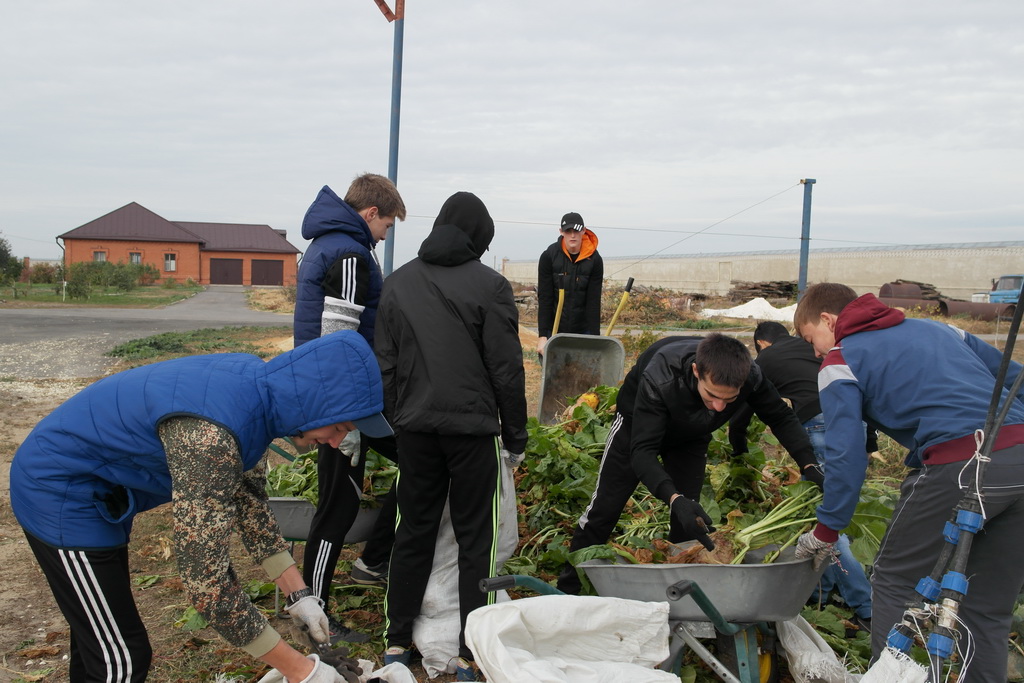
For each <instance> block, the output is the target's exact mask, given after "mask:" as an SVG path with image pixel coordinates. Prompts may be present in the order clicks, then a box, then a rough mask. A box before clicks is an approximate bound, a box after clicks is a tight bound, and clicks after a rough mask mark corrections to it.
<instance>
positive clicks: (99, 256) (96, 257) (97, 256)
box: [92, 251, 107, 263]
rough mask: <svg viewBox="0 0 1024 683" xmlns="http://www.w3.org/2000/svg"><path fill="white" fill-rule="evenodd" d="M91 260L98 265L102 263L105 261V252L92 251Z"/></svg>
mask: <svg viewBox="0 0 1024 683" xmlns="http://www.w3.org/2000/svg"><path fill="white" fill-rule="evenodd" d="M92 260H93V261H96V262H98V263H102V262H103V261H106V260H107V252H105V251H94V252H92Z"/></svg>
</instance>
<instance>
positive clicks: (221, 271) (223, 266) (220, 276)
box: [210, 258, 242, 285]
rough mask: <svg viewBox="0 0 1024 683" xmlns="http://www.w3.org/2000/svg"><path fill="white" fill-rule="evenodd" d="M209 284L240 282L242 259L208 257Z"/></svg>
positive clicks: (235, 283) (238, 283) (234, 283)
mask: <svg viewBox="0 0 1024 683" xmlns="http://www.w3.org/2000/svg"><path fill="white" fill-rule="evenodd" d="M210 284H211V285H240V284H242V259H240V258H212V259H210Z"/></svg>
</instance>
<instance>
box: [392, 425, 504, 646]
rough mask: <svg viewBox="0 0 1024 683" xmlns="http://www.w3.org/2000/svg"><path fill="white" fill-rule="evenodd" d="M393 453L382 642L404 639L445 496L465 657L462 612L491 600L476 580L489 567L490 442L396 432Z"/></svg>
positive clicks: (494, 518) (494, 504) (495, 464)
mask: <svg viewBox="0 0 1024 683" xmlns="http://www.w3.org/2000/svg"><path fill="white" fill-rule="evenodd" d="M398 451H399V452H400V453H401V454H402V459H401V463H400V464H399V475H398V481H397V482H396V483H395V486H396V488H397V490H398V521H397V526H396V529H395V548H394V550H393V551H392V554H391V567H390V570H389V574H388V590H387V598H386V602H385V611H386V613H387V624H386V630H385V639H386V641H387V644H388V646H389V647H390V646H393V645H401V646H403V647H408V646H409V645H410V644H411V643H412V624H413V621H414V620H415V619H416V617H417V616H418V615H419V613H420V606H421V604H422V602H423V594H424V592H425V591H426V587H427V581H428V579H429V578H430V569H431V565H432V564H433V560H434V545H435V543H436V540H437V529H438V526H439V524H440V521H441V515H442V513H443V512H444V504H445V501H446V500H450V512H451V520H452V529H453V530H454V532H455V538H456V540H457V541H458V544H459V590H458V598H459V607H460V613H461V617H462V629H461V630H460V632H459V650H460V652H459V654H460V656H462V657H467V658H472V653H471V652H470V651H469V649H468V648H466V642H465V634H464V631H465V627H466V616H467V615H468V614H469V613H470V612H472V611H473V610H474V609H476V608H477V607H482V606H483V605H487V604H490V603H492V602H493V601H494V593H482V592H480V588H479V583H480V579H483V578H486V577H489V576H493V575H494V569H495V567H494V558H495V553H496V549H497V538H498V533H497V530H498V496H499V491H500V487H499V483H498V482H499V476H500V471H501V470H500V469H499V468H500V466H501V465H500V455H499V449H498V442H497V439H496V438H495V437H493V436H448V435H441V434H423V433H418V432H399V433H398ZM449 487H450V488H451V496H450V497H449ZM452 598H453V599H454V598H455V595H454V593H453V595H452Z"/></svg>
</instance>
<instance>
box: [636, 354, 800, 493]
mask: <svg viewBox="0 0 1024 683" xmlns="http://www.w3.org/2000/svg"><path fill="white" fill-rule="evenodd" d="M700 342H701V338H700V337H667V338H665V339H660V340H658V341H657V342H655V343H654V344H652V345H651V346H650V348H648V349H647V350H646V351H644V352H643V353H642V354H641V355H640V357H639V358H638V359H637V362H636V365H634V366H633V369H631V370H630V371H629V374H628V375H626V379H625V380H624V381H623V383H622V388H621V390H620V391H619V399H618V405H617V411H618V412H620V413H622V414H623V416H624V417H625V418H626V419H631V420H632V441H631V443H630V451H631V457H632V462H633V470H634V471H635V472H636V474H637V476H638V477H639V478H640V480H641V481H642V482H643V483H644V484H646V485H647V488H648V489H649V490H650V491H651V493H653V494H654V495H655V496H657V497H658V498H660V499H661V500H663V501H665V502H666V503H667V502H669V499H670V498H671V497H672V494H673V493H676V487H675V484H673V483H672V479H671V477H669V475H668V473H667V472H666V471H665V468H664V467H663V466H662V464H661V463H660V462H659V461H658V455H659V454H660V453H661V450H662V449H661V446H662V443H663V442H664V441H666V440H670V442H673V443H679V442H686V441H692V442H694V445H695V446H699V448H700V449H701V450H703V449H706V448H707V444H708V442H709V440H710V437H711V434H712V433H713V432H714V431H715V430H716V429H718V428H719V427H721V426H722V425H724V424H725V423H726V422H728V421H729V418H731V417H732V416H733V414H735V412H736V410H737V409H738V408H739V407H740V406H741V405H743V404H744V403H747V404H749V405H750V406H751V407H753V409H754V412H755V413H756V414H757V416H758V417H760V418H761V419H762V420H763V421H764V422H765V424H767V425H768V426H769V427H771V429H772V432H773V433H774V434H775V436H776V438H778V440H779V442H780V443H781V444H782V446H783V447H784V448H785V449H786V450H787V451H789V454H790V456H791V457H792V458H793V460H795V461H796V462H797V464H798V465H799V466H800V467H801V469H802V468H803V467H805V466H806V465H810V464H813V463H815V462H816V461H815V459H814V451H813V450H812V449H811V442H810V441H809V440H808V438H807V434H806V432H804V429H803V427H802V426H801V425H800V422H798V421H797V419H796V414H795V413H794V412H793V411H792V410H790V409H789V406H787V405H786V403H785V402H784V401H783V400H782V398H781V397H780V396H779V392H778V391H776V389H775V387H774V386H773V385H772V383H771V382H769V381H768V380H767V379H765V377H764V376H763V375H762V374H761V369H760V368H759V367H758V366H757V365H753V364H752V365H751V366H750V374H749V375H748V376H747V381H746V382H745V383H744V384H743V386H742V387H741V388H740V393H739V397H738V398H737V399H736V401H734V402H733V403H730V404H729V405H728V406H726V408H725V410H723V411H722V412H720V413H719V412H715V411H713V410H708V408H707V407H706V406H705V405H704V401H703V400H702V399H701V397H700V392H699V391H698V389H697V378H696V377H695V376H694V374H693V363H694V360H695V359H696V355H697V346H698V345H699V344H700ZM695 455H696V453H695ZM701 455H703V452H702V453H701Z"/></svg>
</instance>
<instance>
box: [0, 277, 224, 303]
mask: <svg viewBox="0 0 1024 683" xmlns="http://www.w3.org/2000/svg"><path fill="white" fill-rule="evenodd" d="M203 289H204V288H203V287H202V286H199V285H196V286H193V287H186V286H184V285H176V286H175V287H174V288H173V289H167V288H166V287H163V286H161V285H146V286H142V287H136V288H135V289H133V290H131V291H128V292H124V291H121V290H118V289H117V288H116V287H93V288H92V292H91V294H90V295H89V298H88V299H72V298H71V297H70V296H65V295H64V293H62V292H61V291H60V285H53V284H37V285H26V284H24V283H18V285H17V289H14V288H13V287H4V288H3V290H2V291H3V295H0V298H3V299H5V300H6V302H7V305H8V306H9V307H21V306H25V307H28V306H34V305H38V304H46V305H47V306H53V305H56V306H75V307H89V308H159V307H161V306H167V305H170V304H173V303H175V302H177V301H181V300H183V299H187V298H189V297H191V296H194V295H195V294H197V293H198V292H201V291H203Z"/></svg>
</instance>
